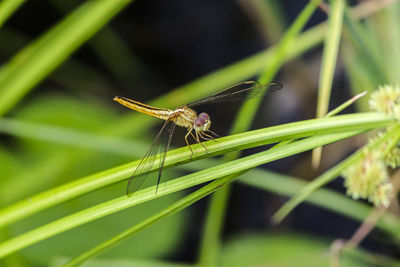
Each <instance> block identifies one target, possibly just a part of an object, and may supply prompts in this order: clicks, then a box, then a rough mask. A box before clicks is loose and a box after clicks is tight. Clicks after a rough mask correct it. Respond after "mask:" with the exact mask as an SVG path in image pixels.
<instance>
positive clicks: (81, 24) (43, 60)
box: [0, 0, 131, 115]
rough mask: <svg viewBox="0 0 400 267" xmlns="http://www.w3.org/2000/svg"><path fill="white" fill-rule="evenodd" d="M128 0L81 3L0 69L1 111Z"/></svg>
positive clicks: (36, 82)
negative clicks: (76, 8)
mask: <svg viewBox="0 0 400 267" xmlns="http://www.w3.org/2000/svg"><path fill="white" fill-rule="evenodd" d="M130 2H131V1H130V0H115V1H108V0H96V1H89V2H85V3H84V4H82V5H81V6H80V7H79V8H78V10H76V11H74V12H73V13H72V14H70V15H68V16H67V17H66V18H65V19H64V20H63V21H62V22H60V23H59V24H58V25H56V26H55V27H53V28H52V29H51V30H50V31H49V32H48V33H46V34H45V35H43V36H42V37H41V38H40V39H38V40H37V41H35V42H34V43H32V44H30V45H29V46H28V47H26V48H25V49H24V50H22V51H21V52H19V53H18V54H17V55H16V56H15V57H14V58H13V59H12V60H11V61H10V62H9V63H8V64H6V65H4V66H3V67H2V69H1V70H0V115H3V114H4V113H6V112H7V111H9V110H10V109H11V108H12V107H14V105H15V104H17V103H18V101H19V100H20V99H21V98H22V97H24V96H25V95H26V94H27V93H28V92H29V91H30V90H31V89H32V88H33V87H34V86H36V85H37V84H38V83H39V82H40V81H42V80H43V79H44V78H45V77H46V76H47V75H48V74H49V73H50V72H52V71H53V70H54V69H55V68H56V67H57V66H59V65H60V64H61V63H62V62H63V61H64V60H65V59H67V57H68V56H69V55H71V53H72V52H74V51H75V50H76V49H77V48H78V47H79V46H80V45H82V44H83V43H84V42H85V41H87V40H88V39H89V38H90V37H92V36H93V35H94V34H95V33H96V32H97V31H98V30H99V29H100V28H101V27H103V26H104V25H105V24H106V23H107V22H108V21H109V20H110V19H111V18H112V17H113V16H115V15H116V14H117V13H118V12H119V11H120V10H121V9H122V8H123V7H125V6H126V5H127V4H129V3H130Z"/></svg>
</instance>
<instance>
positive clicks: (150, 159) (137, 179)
mask: <svg viewBox="0 0 400 267" xmlns="http://www.w3.org/2000/svg"><path fill="white" fill-rule="evenodd" d="M174 125H175V123H173V122H171V121H166V122H165V123H164V125H163V126H162V128H161V129H160V131H159V132H158V134H157V136H156V137H155V138H154V140H153V143H152V144H151V146H150V148H149V150H148V151H147V152H146V154H145V155H144V157H143V158H142V160H141V161H140V163H139V165H138V166H137V167H136V169H135V171H134V172H133V174H132V176H131V178H130V179H129V182H128V186H127V188H126V194H127V195H128V196H130V195H132V194H133V193H135V192H136V191H137V190H138V189H139V188H140V187H141V186H142V184H143V183H144V181H145V179H146V177H147V176H148V175H149V174H150V172H151V170H152V169H153V166H154V162H155V160H156V158H157V157H156V155H157V152H159V151H161V146H162V139H163V136H164V135H165V134H166V132H168V133H169V132H170V131H169V130H168V129H169V128H170V127H173V126H174ZM173 128H175V127H173ZM160 156H161V157H159V159H160V164H161V162H162V164H164V160H165V155H160ZM160 178H161V172H159V179H160Z"/></svg>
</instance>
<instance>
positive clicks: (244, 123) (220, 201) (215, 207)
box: [199, 0, 321, 266]
mask: <svg viewBox="0 0 400 267" xmlns="http://www.w3.org/2000/svg"><path fill="white" fill-rule="evenodd" d="M320 2H321V1H320V0H318V1H311V2H310V3H309V4H308V5H307V6H306V7H305V8H304V9H303V11H302V12H301V13H300V15H299V16H298V17H297V18H296V20H295V21H294V22H293V24H292V25H291V26H290V28H289V29H288V30H287V31H286V33H285V35H284V36H283V37H282V40H281V41H280V42H279V43H278V44H277V48H276V53H275V54H274V55H273V56H272V58H271V62H270V63H269V64H268V66H267V68H266V69H265V70H264V71H263V73H262V74H261V75H260V77H259V79H258V80H259V82H260V83H263V84H265V83H269V82H270V81H271V80H272V79H273V77H274V76H275V75H276V73H277V72H278V71H279V69H280V68H281V66H282V65H283V63H284V62H285V60H284V58H285V55H286V54H287V50H288V47H289V46H290V45H291V44H292V43H293V41H294V39H295V38H296V37H297V35H298V34H299V32H300V31H301V30H302V29H303V27H304V25H305V24H306V22H307V21H308V19H309V18H310V17H311V15H312V14H313V12H314V10H315V9H316V8H317V7H318V4H319V3H320ZM261 100H262V99H261V98H258V99H257V98H256V99H251V100H249V101H247V102H245V103H244V104H243V105H242V107H241V109H240V112H239V114H238V115H237V117H236V119H235V122H234V125H233V127H232V130H231V133H239V132H243V131H246V130H248V129H249V128H250V125H251V122H252V121H253V118H254V116H255V115H256V112H257V110H258V108H259V105H260V103H261ZM238 156H239V152H238V151H237V152H236V153H230V154H228V155H226V156H225V160H226V161H229V160H233V159H236V158H237V157H238ZM229 192H230V185H227V186H225V187H224V188H223V189H222V190H220V191H218V192H216V193H215V194H214V195H213V196H212V198H211V203H210V206H209V213H208V215H207V220H206V224H205V231H204V234H203V239H202V242H201V246H200V256H199V264H200V265H204V266H213V265H215V263H216V260H217V258H218V256H217V255H218V254H219V247H220V242H219V237H220V235H221V231H222V226H223V221H224V218H225V216H224V211H225V210H226V204H227V202H228V198H229Z"/></svg>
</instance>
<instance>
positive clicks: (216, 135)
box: [207, 130, 221, 137]
mask: <svg viewBox="0 0 400 267" xmlns="http://www.w3.org/2000/svg"><path fill="white" fill-rule="evenodd" d="M207 132H210V133H212V134H213V135H214V136H215V137H221V136H219V135H218V134H216V133H214V132H213V131H211V130H207Z"/></svg>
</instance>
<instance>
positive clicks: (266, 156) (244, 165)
mask: <svg viewBox="0 0 400 267" xmlns="http://www.w3.org/2000/svg"><path fill="white" fill-rule="evenodd" d="M359 133H361V131H349V132H345V133H331V134H326V135H319V136H314V137H310V138H306V139H302V140H300V141H296V142H293V143H290V144H288V145H285V146H280V147H278V148H275V149H270V150H267V151H263V152H260V153H257V154H253V155H250V156H247V157H244V158H241V159H237V160H234V161H230V162H226V163H223V164H220V165H217V166H214V167H211V168H208V169H206V170H202V171H199V172H196V173H192V174H189V175H185V176H182V177H180V178H177V179H174V180H171V181H168V182H165V183H162V184H160V185H159V187H158V191H157V195H155V194H154V192H155V189H156V186H151V187H148V188H145V189H143V190H140V191H138V192H136V193H135V194H134V195H133V196H132V197H126V196H125V195H124V196H122V197H118V198H115V199H113V200H110V201H107V202H104V203H102V204H99V205H96V206H93V207H91V208H88V209H85V210H82V211H79V212H77V213H74V214H72V215H69V216H67V217H64V218H61V219H58V220H56V221H54V222H51V223H49V224H47V225H44V226H41V227H39V228H36V229H33V230H31V231H29V232H27V233H24V234H21V235H19V236H17V237H14V238H12V239H9V240H7V241H5V242H3V243H2V244H0V257H4V256H6V255H8V254H10V253H13V252H15V251H18V250H20V249H22V248H24V247H27V246H29V245H32V244H34V243H37V242H39V241H41V240H44V239H46V238H49V237H51V236H54V235H56V234H59V233H62V232H64V231H67V230H69V229H73V228H75V227H78V226H80V225H82V224H85V223H88V222H90V221H93V220H96V219H99V218H102V217H104V216H107V215H110V214H113V213H115V212H118V211H121V210H124V209H127V208H129V207H132V206H134V205H138V204H140V203H143V202H147V201H150V200H152V199H155V198H160V197H162V196H164V195H167V194H171V193H174V192H177V191H180V190H182V189H186V188H189V187H192V186H195V185H198V184H202V183H205V182H208V181H211V180H215V179H219V178H222V177H224V176H228V175H232V174H235V173H239V172H241V171H245V170H249V169H252V168H254V167H256V166H259V165H261V164H265V163H267V162H271V161H274V160H278V159H281V158H284V157H287V156H291V155H294V154H297V153H301V152H304V151H307V150H310V149H313V148H315V147H318V146H323V145H326V144H329V143H333V142H336V141H339V140H342V139H345V138H348V137H351V136H354V135H357V134H359ZM0 218H2V216H0Z"/></svg>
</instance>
